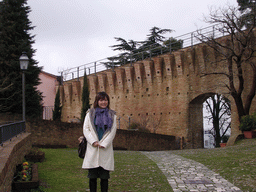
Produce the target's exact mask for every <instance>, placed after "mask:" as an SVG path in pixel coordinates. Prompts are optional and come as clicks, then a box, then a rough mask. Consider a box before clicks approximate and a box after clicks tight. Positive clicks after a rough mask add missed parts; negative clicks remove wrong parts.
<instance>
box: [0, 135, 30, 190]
mask: <svg viewBox="0 0 256 192" xmlns="http://www.w3.org/2000/svg"><path fill="white" fill-rule="evenodd" d="M31 147H32V142H31V134H30V133H22V134H20V135H18V136H17V137H14V138H13V139H12V140H11V141H7V142H4V144H3V146H2V147H1V146H0V191H3V192H9V191H11V184H12V180H13V175H14V173H15V171H16V165H18V164H20V163H22V161H23V158H24V156H25V155H26V154H27V153H28V152H29V151H30V149H31Z"/></svg>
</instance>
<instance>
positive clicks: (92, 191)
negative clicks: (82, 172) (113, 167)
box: [89, 178, 108, 192]
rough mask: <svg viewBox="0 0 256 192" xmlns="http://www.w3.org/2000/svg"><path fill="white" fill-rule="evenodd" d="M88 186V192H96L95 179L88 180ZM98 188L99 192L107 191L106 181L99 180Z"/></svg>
mask: <svg viewBox="0 0 256 192" xmlns="http://www.w3.org/2000/svg"><path fill="white" fill-rule="evenodd" d="M89 186H90V192H97V178H96V179H90V181H89ZM100 188H101V192H107V191H108V179H101V180H100Z"/></svg>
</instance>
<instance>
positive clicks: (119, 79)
mask: <svg viewBox="0 0 256 192" xmlns="http://www.w3.org/2000/svg"><path fill="white" fill-rule="evenodd" d="M216 57H217V56H216V53H215V52H214V51H213V50H212V49H211V48H209V47H207V46H206V45H204V44H198V45H196V46H194V47H189V48H184V49H181V50H179V51H176V52H172V53H171V54H170V53H168V54H163V55H160V56H157V57H154V58H152V59H146V60H143V61H138V62H136V63H133V64H132V65H131V64H127V65H124V66H121V67H117V68H115V69H114V70H112V69H111V70H105V71H101V72H98V73H96V74H90V75H88V81H89V89H90V98H91V102H93V100H94V97H95V95H96V93H97V92H99V91H106V92H107V93H108V94H109V95H110V99H111V100H110V101H111V108H112V109H114V110H115V111H116V112H117V115H118V117H120V118H121V121H120V128H122V129H126V124H127V122H126V121H127V120H128V116H129V117H130V118H131V119H132V120H133V121H139V120H140V117H141V116H142V115H146V116H150V117H154V118H155V119H161V122H160V125H159V127H158V129H157V130H156V133H159V134H166V135H174V136H176V137H184V142H185V147H186V148H201V147H202V146H203V137H202V134H203V132H202V129H203V115H202V113H203V110H202V103H203V101H204V100H205V99H206V98H207V97H208V96H209V94H216V93H219V94H222V95H224V96H225V97H227V98H228V99H229V100H230V101H231V108H232V112H231V113H232V114H231V118H232V122H231V139H230V141H229V143H230V144H232V141H234V140H235V138H236V136H237V135H238V134H240V131H239V129H238V116H237V111H236V106H235V103H234V100H233V98H232V97H231V96H230V95H229V94H228V90H227V88H226V86H225V84H226V83H228V82H227V81H228V79H227V78H226V77H225V76H223V75H208V76H202V75H201V74H202V73H205V72H210V71H214V72H221V71H225V70H227V69H226V62H225V61H222V62H221V63H217V62H216ZM244 71H245V73H246V74H247V75H246V79H245V83H246V84H248V83H250V80H251V78H252V73H251V71H250V68H249V65H248V66H246V67H245V68H244ZM82 82H83V80H82V78H80V81H77V80H70V81H66V82H64V84H63V85H62V86H61V87H60V90H61V102H62V106H63V107H62V121H65V122H68V121H70V120H71V119H74V118H78V119H80V113H81V90H82V87H83V85H82ZM245 91H247V90H245ZM255 109H256V99H255V98H254V100H253V104H252V111H254V110H255ZM122 119H123V120H122ZM125 119H126V121H125Z"/></svg>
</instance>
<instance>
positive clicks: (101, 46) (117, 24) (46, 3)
mask: <svg viewBox="0 0 256 192" xmlns="http://www.w3.org/2000/svg"><path fill="white" fill-rule="evenodd" d="M227 4H228V5H235V6H237V1H236V0H92V1H89V0H28V6H30V8H31V10H32V11H31V13H30V15H29V19H30V21H31V22H32V25H33V26H35V29H34V30H33V31H31V34H32V35H36V37H35V44H33V48H34V49H36V50H37V52H36V55H35V56H34V59H35V60H37V61H38V62H39V66H43V70H44V71H46V72H48V73H52V74H55V75H60V73H58V72H59V71H61V70H64V69H68V68H72V67H76V66H81V65H83V64H87V63H90V62H93V61H97V60H100V59H103V58H106V57H110V56H114V55H117V54H119V52H116V51H113V50H112V49H111V48H110V47H109V46H111V45H115V44H117V41H116V40H115V39H114V37H121V38H124V39H125V40H135V41H142V40H145V39H146V36H147V35H148V34H149V30H150V29H151V28H152V27H154V26H156V27H159V28H161V29H172V30H175V32H173V33H169V34H167V35H166V36H167V37H177V36H180V35H183V34H186V33H189V32H192V31H195V30H197V29H200V28H203V27H207V26H209V24H207V23H205V22H203V15H208V13H209V8H210V7H211V6H214V7H216V8H219V7H223V6H225V5H227Z"/></svg>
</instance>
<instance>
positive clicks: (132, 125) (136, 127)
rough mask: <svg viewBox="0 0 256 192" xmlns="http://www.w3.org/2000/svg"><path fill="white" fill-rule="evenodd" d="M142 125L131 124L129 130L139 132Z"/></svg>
mask: <svg viewBox="0 0 256 192" xmlns="http://www.w3.org/2000/svg"><path fill="white" fill-rule="evenodd" d="M139 127H140V124H139V123H134V122H133V123H131V124H130V126H129V127H128V129H129V130H139Z"/></svg>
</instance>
